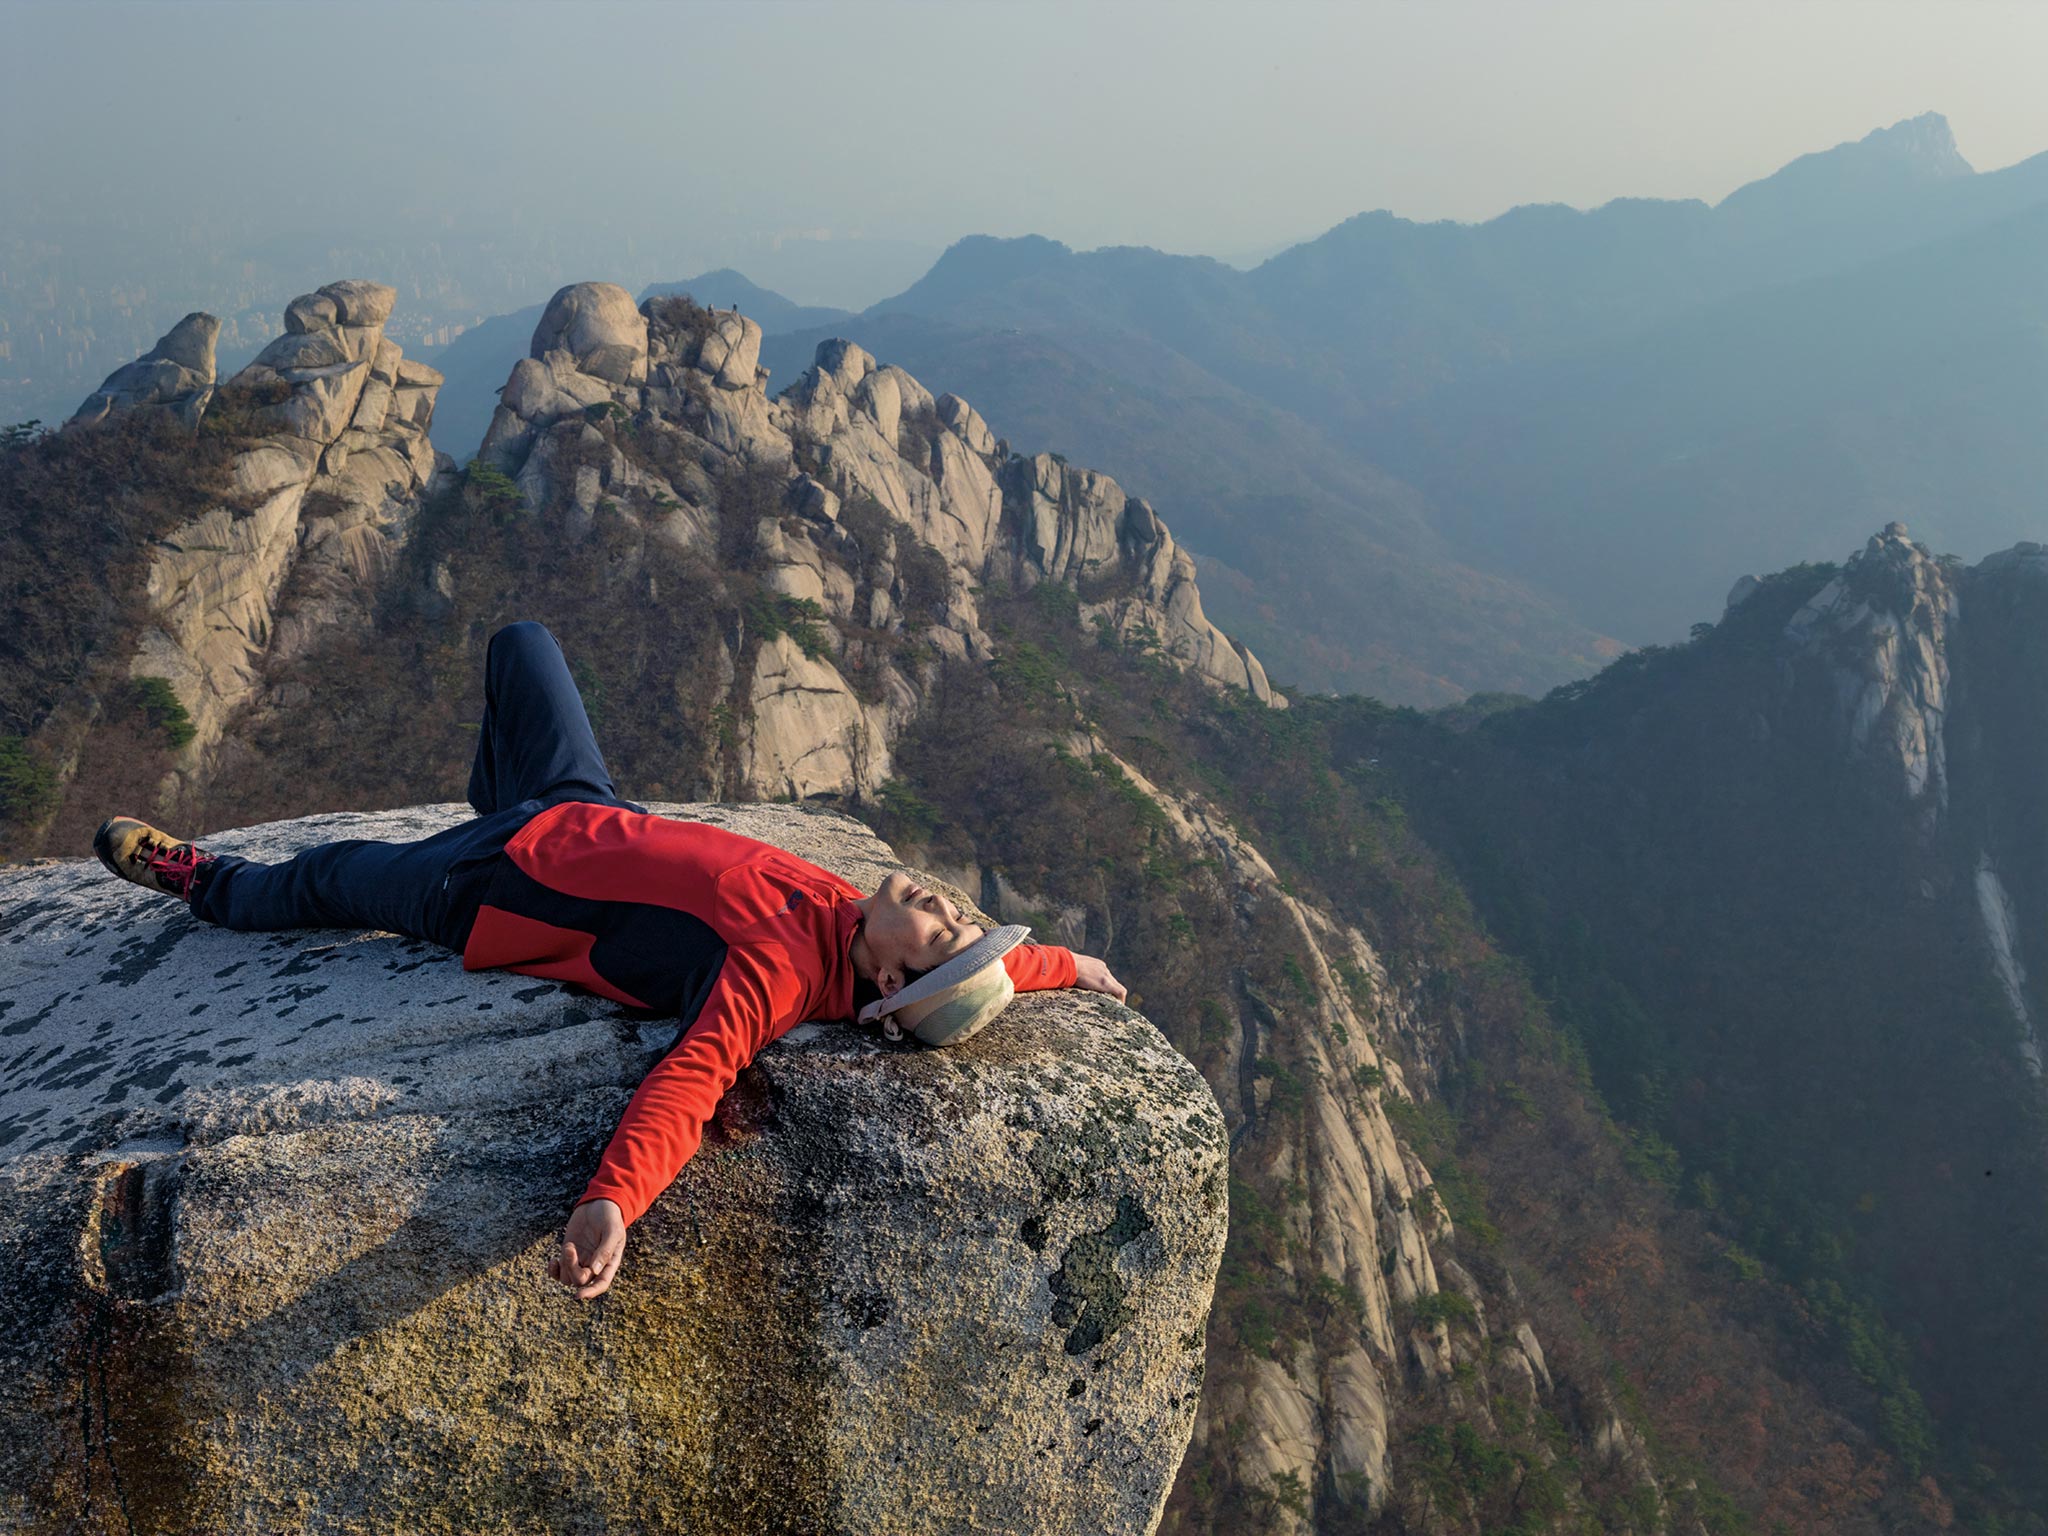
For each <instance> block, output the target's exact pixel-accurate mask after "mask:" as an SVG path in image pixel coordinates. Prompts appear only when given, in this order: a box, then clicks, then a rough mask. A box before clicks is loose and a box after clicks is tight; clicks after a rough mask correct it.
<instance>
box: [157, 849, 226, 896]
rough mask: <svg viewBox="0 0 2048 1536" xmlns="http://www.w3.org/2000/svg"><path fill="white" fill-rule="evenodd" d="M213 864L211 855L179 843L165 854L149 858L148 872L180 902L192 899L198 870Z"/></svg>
mask: <svg viewBox="0 0 2048 1536" xmlns="http://www.w3.org/2000/svg"><path fill="white" fill-rule="evenodd" d="M212 862H213V855H212V854H210V853H201V852H200V851H199V849H198V846H197V845H196V844H193V843H179V844H178V845H177V846H176V847H174V848H171V849H170V850H169V851H167V852H163V853H152V854H151V855H150V856H149V872H150V873H151V874H152V875H155V876H156V877H157V878H158V879H159V880H161V881H162V882H163V883H164V884H165V885H166V886H167V887H169V889H170V891H171V893H172V894H173V895H174V896H177V897H178V898H179V899H180V900H182V901H188V902H189V901H190V900H191V899H192V882H193V881H194V880H195V879H197V878H198V876H199V871H200V868H201V867H202V866H204V865H207V864H211V863H212Z"/></svg>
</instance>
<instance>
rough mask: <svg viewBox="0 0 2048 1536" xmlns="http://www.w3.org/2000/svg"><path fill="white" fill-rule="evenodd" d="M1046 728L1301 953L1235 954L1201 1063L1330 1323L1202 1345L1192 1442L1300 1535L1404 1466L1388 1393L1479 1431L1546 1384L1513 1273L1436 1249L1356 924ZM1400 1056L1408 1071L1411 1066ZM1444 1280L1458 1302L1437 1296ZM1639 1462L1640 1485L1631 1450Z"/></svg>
mask: <svg viewBox="0 0 2048 1536" xmlns="http://www.w3.org/2000/svg"><path fill="white" fill-rule="evenodd" d="M1060 745H1061V746H1062V747H1063V748H1064V750H1066V751H1067V752H1069V753H1071V754H1072V755H1073V756H1074V757H1075V758H1077V759H1079V760H1082V761H1092V762H1097V763H1103V764H1113V765H1114V766H1115V768H1116V770H1117V771H1118V772H1119V773H1121V774H1122V775H1123V776H1124V777H1125V779H1127V780H1128V781H1129V782H1130V784H1131V785H1132V786H1133V787H1134V788H1135V789H1136V790H1137V791H1138V793H1140V794H1142V795H1143V796H1144V797H1145V798H1146V799H1148V800H1150V801H1151V802H1152V803H1153V804H1154V805H1155V806H1157V807H1158V808H1159V810H1160V812H1161V813H1162V814H1163V817H1164V820H1165V824H1166V825H1167V826H1168V827H1169V828H1170V829H1171V832H1172V835H1173V836H1174V837H1175V838H1176V839H1178V840H1179V841H1180V842H1181V843H1182V844H1183V846H1185V847H1186V848H1187V849H1188V850H1189V851H1190V852H1192V853H1193V854H1195V855H1196V856H1197V857H1198V858H1199V859H1201V860H1203V861H1205V862H1207V863H1208V864H1209V866H1210V867H1211V868H1213V869H1215V870H1216V871H1217V872H1218V876H1217V877H1218V879H1219V880H1220V881H1221V882H1222V884H1223V886H1224V887H1225V889H1226V890H1227V891H1228V892H1229V894H1230V899H1231V906H1232V908H1233V910H1234V912H1235V914H1236V917H1237V921H1238V923H1239V925H1240V927H1239V938H1240V940H1241V944H1242V947H1243V948H1244V949H1245V950H1251V949H1254V948H1256V947H1258V946H1260V945H1265V946H1273V945H1275V944H1276V943H1277V944H1280V945H1284V947H1285V948H1286V949H1287V950H1288V952H1290V953H1292V954H1294V955H1295V956H1297V957H1298V960H1297V964H1298V965H1299V966H1300V975H1301V987H1302V990H1301V991H1300V993H1299V994H1298V995H1297V996H1295V997H1281V996H1278V995H1270V994H1268V993H1266V992H1265V991H1263V990H1262V989H1261V988H1260V987H1259V986H1258V985H1257V984H1256V983H1254V982H1253V981H1251V979H1250V978H1249V976H1248V975H1246V974H1245V973H1244V972H1243V971H1241V970H1239V971H1234V973H1233V980H1234V984H1235V986H1236V988H1237V989H1238V990H1239V992H1240V993H1241V1003H1240V1008H1239V1016H1238V1019H1237V1020H1236V1028H1235V1030H1234V1031H1233V1032H1232V1033H1231V1035H1230V1036H1229V1038H1230V1041H1231V1044H1230V1048H1229V1049H1228V1051H1227V1052H1226V1055H1225V1057H1224V1059H1223V1061H1222V1062H1221V1063H1220V1064H1218V1065H1217V1066H1215V1067H1212V1068H1210V1069H1209V1075H1210V1078H1211V1081H1212V1083H1214V1084H1216V1085H1217V1087H1218V1097H1219V1099H1220V1101H1221V1102H1222V1104H1223V1109H1224V1117H1225V1120H1226V1121H1227V1123H1228V1124H1229V1126H1230V1133H1231V1143H1232V1152H1233V1156H1232V1172H1233V1176H1234V1177H1236V1178H1238V1179H1240V1180H1241V1181H1243V1182H1245V1183H1246V1184H1249V1185H1251V1186H1253V1187H1255V1188H1257V1189H1261V1190H1266V1191H1289V1193H1288V1194H1287V1195H1286V1197H1285V1206H1286V1214H1285V1217H1284V1224H1285V1229H1286V1241H1285V1243H1284V1245H1283V1252H1284V1255H1285V1257H1284V1258H1283V1259H1282V1264H1283V1267H1284V1270H1285V1273H1286V1275H1287V1278H1288V1279H1289V1280H1290V1281H1291V1282H1293V1283H1294V1284H1296V1285H1298V1286H1299V1287H1300V1288H1301V1290H1302V1291H1304V1292H1307V1291H1310V1290H1312V1289H1314V1288H1315V1287H1316V1286H1318V1285H1322V1286H1326V1287H1328V1288H1329V1289H1330V1290H1331V1292H1332V1293H1333V1294H1335V1295H1338V1296H1341V1297H1342V1298H1344V1299H1343V1301H1342V1303H1341V1304H1340V1305H1341V1316H1342V1320H1343V1325H1344V1326H1343V1328H1342V1330H1341V1331H1340V1332H1338V1333H1337V1334H1336V1335H1335V1336H1334V1337H1332V1336H1330V1335H1325V1336H1324V1337H1323V1338H1321V1339H1318V1340H1316V1341H1312V1342H1304V1343H1302V1344H1301V1345H1299V1346H1298V1348H1296V1349H1295V1350H1294V1351H1292V1352H1291V1354H1290V1355H1289V1357H1288V1358H1285V1359H1276V1358H1272V1357H1271V1356H1263V1357H1262V1356H1257V1355H1251V1356H1243V1355H1240V1356H1238V1357H1236V1358H1226V1359H1223V1360H1220V1361H1215V1362H1212V1372H1211V1390H1209V1391H1208V1392H1207V1393H1206V1394H1205V1395H1204V1397H1203V1401H1202V1410H1201V1414H1200V1417H1199V1418H1198V1420H1197V1422H1196V1426H1195V1432H1194V1433H1195V1445H1196V1446H1197V1447H1198V1448H1200V1449H1202V1450H1203V1451H1205V1452H1209V1453H1212V1454H1214V1455H1215V1457H1216V1459H1217V1460H1219V1461H1220V1462H1221V1463H1222V1464H1223V1465H1224V1466H1225V1467H1226V1468H1227V1469H1228V1470H1229V1472H1230V1474H1231V1476H1232V1477H1234V1479H1235V1480H1236V1482H1237V1484H1238V1485H1239V1486H1240V1487H1242V1488H1246V1489H1249V1490H1253V1491H1254V1493H1255V1494H1256V1495H1261V1496H1269V1495H1270V1494H1271V1493H1272V1491H1273V1490H1275V1489H1287V1488H1293V1489H1299V1490H1300V1491H1301V1493H1302V1495H1303V1497H1302V1499H1301V1501H1300V1503H1299V1506H1298V1507H1293V1508H1290V1506H1289V1504H1288V1503H1287V1502H1285V1501H1282V1502H1279V1503H1277V1504H1275V1505H1274V1507H1273V1508H1272V1510H1271V1512H1270V1516H1271V1519H1272V1521H1273V1522H1274V1523H1273V1525H1272V1527H1271V1528H1272V1529H1275V1530H1280V1531H1297V1532H1303V1533H1306V1532H1309V1531H1312V1530H1315V1529H1319V1528H1321V1527H1322V1525H1323V1524H1325V1523H1327V1522H1331V1521H1340V1520H1345V1519H1355V1518H1357V1517H1358V1516H1359V1515H1361V1514H1362V1515H1363V1516H1365V1517H1367V1518H1371V1517H1378V1516H1381V1515H1386V1514H1389V1513H1391V1511H1389V1509H1388V1505H1389V1500H1390V1497H1391V1495H1392V1493H1393V1491H1394V1490H1395V1489H1396V1488H1397V1487H1398V1486H1400V1485H1401V1483H1402V1480H1403V1478H1404V1476H1405V1472H1406V1469H1404V1468H1403V1467H1402V1466H1401V1465H1400V1464H1399V1459H1398V1457H1397V1456H1396V1454H1395V1452H1394V1448H1393V1444H1392V1425H1393V1423H1394V1421H1395V1419H1396V1417H1397V1416H1398V1415H1399V1413H1400V1412H1401V1410H1402V1406H1403V1405H1404V1404H1410V1405H1412V1404H1415V1403H1416V1402H1418V1401H1430V1400H1434V1401H1437V1402H1444V1403H1450V1404H1453V1405H1455V1408H1456V1410H1457V1412H1458V1414H1459V1416H1460V1417H1463V1418H1465V1419H1467V1420H1468V1421H1469V1422H1471V1423H1472V1424H1473V1425H1474V1426H1476V1427H1478V1428H1480V1429H1482V1430H1483V1431H1484V1432H1486V1433H1487V1434H1489V1435H1494V1434H1497V1433H1498V1426H1497V1425H1496V1424H1495V1422H1494V1415H1495V1412H1496V1411H1497V1404H1498V1402H1499V1401H1500V1398H1499V1396H1498V1395H1499V1394H1501V1393H1513V1394H1517V1395H1514V1396H1512V1397H1511V1398H1509V1399H1508V1400H1509V1401H1512V1402H1514V1403H1515V1404H1517V1405H1518V1406H1519V1407H1528V1406H1531V1405H1535V1406H1543V1405H1551V1406H1554V1405H1556V1403H1557V1401H1558V1399H1557V1397H1556V1388H1555V1386H1554V1384H1553V1382H1552V1381H1551V1379H1550V1374H1549V1370H1548V1367H1547V1365H1546V1364H1545V1363H1544V1357H1543V1351H1542V1347H1541V1345H1540V1344H1539V1342H1538V1341H1537V1338H1536V1334H1535V1331H1534V1329H1533V1328H1532V1327H1531V1325H1530V1323H1529V1321H1528V1317H1527V1315H1526V1313H1525V1312H1524V1311H1523V1309H1522V1307H1521V1305H1520V1303H1519V1298H1517V1297H1516V1296H1515V1295H1514V1294H1513V1291H1512V1287H1511V1286H1510V1288H1509V1289H1508V1290H1507V1291H1506V1293H1504V1294H1498V1295H1492V1296H1490V1295H1489V1294H1488V1292H1487V1291H1485V1290H1484V1289H1483V1288H1482V1287H1480V1286H1479V1285H1478V1284H1477V1283H1476V1282H1475V1281H1474V1280H1473V1278H1472V1277H1471V1276H1470V1275H1469V1274H1467V1273H1465V1271H1464V1270H1463V1269H1462V1268H1461V1267H1460V1266H1459V1265H1458V1263H1457V1261H1456V1260H1455V1259H1452V1258H1450V1257H1449V1256H1448V1255H1449V1249H1450V1242H1451V1239H1452V1237H1453V1235H1454V1228H1453V1225H1452V1222H1451V1217H1450V1213H1449V1211H1448V1209H1447V1208H1446V1206H1445V1204H1444V1202H1443V1200H1442V1199H1441V1197H1440V1196H1439V1195H1438V1194H1437V1192H1436V1189H1435V1183H1434V1180H1433V1179H1432V1177H1431V1175H1430V1172H1429V1170H1428V1168H1427V1167H1425V1166H1424V1164H1423V1163H1422V1161H1421V1160H1420V1159H1419V1158H1418V1157H1417V1156H1416V1155H1415V1153H1414V1152H1413V1151H1412V1150H1411V1149H1410V1148H1409V1147H1408V1146H1407V1145H1405V1144H1404V1143H1403V1141H1402V1140H1401V1138H1400V1136H1399V1135H1398V1134H1397V1133H1396V1131H1395V1128H1394V1124H1393V1121H1392V1119H1391V1118H1390V1115H1389V1107H1388V1106H1389V1105H1390V1104H1407V1105H1413V1104H1415V1103H1417V1102H1418V1101H1421V1100H1425V1099H1427V1098H1429V1097H1431V1096H1433V1083H1432V1079H1433V1078H1434V1076H1435V1071H1436V1066H1437V1063H1436V1062H1435V1061H1433V1060H1432V1056H1433V1054H1435V1053H1436V1052H1439V1051H1440V1050H1441V1044H1440V1042H1439V1039H1438V1029H1437V1026H1436V1025H1435V1023H1434V1021H1430V1020H1428V1019H1427V1018H1426V1017H1425V1016H1424V1014H1423V1010H1422V1009H1420V1008H1419V1007H1418V1005H1417V1004H1416V1002H1415V1001H1414V1000H1413V999H1412V998H1411V997H1409V996H1407V995H1406V994H1405V993H1404V991H1403V990H1402V989H1401V988H1400V987H1398V986H1396V985H1395V984H1394V981H1393V978H1392V977H1391V975H1390V973H1389V970H1388V967H1387V966H1386V964H1385V962H1384V961H1383V960H1382V958H1381V956H1380V955H1379V953H1378V952H1377V951H1376V950H1375V948H1374V947H1373V945H1372V944H1371V942H1370V941H1369V940H1368V939H1367V938H1366V937H1365V935H1364V934H1362V933H1361V932H1359V930H1358V929H1357V928H1356V927H1354V926H1351V925H1349V924H1347V923H1344V922H1341V921H1339V920H1338V919H1336V918H1334V917H1332V916H1331V915H1330V914H1329V913H1327V912H1325V911H1323V910H1322V909H1320V908H1319V907H1317V906H1314V905H1312V904H1311V903H1309V902H1306V901H1303V900H1302V899H1301V898H1299V897H1298V896H1296V895H1294V894H1293V893H1292V892H1291V891H1289V890H1288V889H1287V886H1286V884H1285V882H1283V881H1282V879H1281V878H1280V875H1279V874H1278V872H1277V871H1276V870H1275V869H1274V868H1273V866H1272V865H1271V864H1270V863H1269V862H1268V861H1267V859H1266V858H1265V856H1264V855H1263V854H1262V853H1260V851H1259V850H1258V849H1257V848H1256V847H1255V846H1254V845H1252V844H1251V843H1250V842H1249V841H1247V840H1246V839H1245V838H1244V836H1243V835H1242V834H1241V833H1240V832H1238V831H1237V829H1236V828H1235V827H1234V826H1232V824H1231V822H1230V819H1229V817H1227V816H1226V815H1224V814H1223V813H1222V811H1221V810H1220V809H1219V808H1218V807H1216V806H1214V805H1211V804H1209V803H1207V802H1206V801H1204V800H1203V799H1201V798H1200V797H1198V796H1195V795H1191V794H1187V793H1181V792H1176V791H1173V790H1170V789H1168V788H1166V787H1165V786H1162V785H1160V784H1158V783H1156V782H1154V781H1153V780H1151V779H1149V778H1148V777H1147V776H1146V775H1145V774H1143V773H1142V772H1140V771H1139V770H1138V769H1137V768H1136V767H1135V766H1133V765H1132V764H1131V763H1129V762H1127V761H1125V760H1123V759H1121V758H1120V757H1118V756H1117V755H1116V753H1115V751H1114V750H1113V745H1112V743H1110V742H1109V741H1107V740H1105V739H1102V738H1100V737H1096V736H1077V737H1075V738H1073V739H1072V740H1069V741H1066V742H1063V743H1060ZM991 873H992V872H991ZM984 883H989V881H988V877H987V875H984ZM1019 904H1020V906H1032V907H1035V906H1038V905H1041V904H1040V903H1036V902H1032V901H1030V900H1029V899H1028V898H1025V899H1023V900H1021V901H1020V903H1019ZM1276 934H1277V935H1282V936H1284V937H1279V938H1276ZM1397 1050H1398V1051H1399V1055H1398V1056H1397V1055H1396V1054H1395V1052H1396V1051H1397ZM1402 1058H1405V1059H1406V1060H1407V1061H1408V1062H1409V1064H1410V1066H1411V1067H1416V1068H1418V1069H1419V1075H1418V1076H1417V1077H1416V1078H1415V1079H1414V1080H1411V1075H1410V1073H1409V1072H1408V1071H1407V1070H1404V1068H1403V1066H1402ZM1276 1066H1277V1067H1278V1068H1279V1069H1280V1070H1279V1071H1277V1072H1276V1071H1275V1070H1274V1069H1275V1067H1276ZM1283 1075H1284V1076H1285V1077H1286V1078H1287V1079H1288V1080H1289V1081H1291V1082H1293V1083H1295V1084H1298V1085H1299V1086H1300V1092H1301V1093H1302V1096H1303V1097H1302V1102H1301V1104H1300V1106H1299V1108H1298V1109H1296V1108H1294V1107H1292V1106H1290V1107H1287V1108H1285V1109H1283V1108H1282V1106H1281V1105H1279V1104H1278V1103H1277V1102H1276V1093H1277V1091H1278V1083H1279V1080H1280V1078H1281V1077H1282V1076H1283ZM1363 1085H1372V1086H1370V1087H1365V1086H1363ZM1445 1292H1452V1293H1455V1298H1456V1300H1457V1301H1462V1302H1465V1303H1467V1304H1466V1305H1456V1304H1455V1302H1454V1304H1453V1305H1451V1306H1444V1305H1440V1304H1438V1303H1437V1298H1440V1297H1441V1296H1442V1294H1443V1293H1445ZM1467 1382H1478V1383H1482V1384H1483V1386H1484V1390H1472V1389H1469V1388H1468V1387H1467V1386H1466V1385H1464V1384H1465V1383H1467ZM1641 1475H1642V1477H1643V1478H1644V1479H1645V1480H1647V1481H1648V1482H1650V1483H1651V1485H1652V1486H1654V1481H1655V1480H1654V1476H1653V1475H1652V1474H1651V1472H1650V1470H1649V1468H1648V1465H1647V1462H1645V1464H1644V1466H1643V1468H1642V1472H1641ZM1430 1528H1432V1529H1435V1528H1437V1527H1435V1526H1432V1527H1430ZM1443 1528H1445V1529H1454V1528H1457V1527H1455V1526H1445V1527H1443Z"/></svg>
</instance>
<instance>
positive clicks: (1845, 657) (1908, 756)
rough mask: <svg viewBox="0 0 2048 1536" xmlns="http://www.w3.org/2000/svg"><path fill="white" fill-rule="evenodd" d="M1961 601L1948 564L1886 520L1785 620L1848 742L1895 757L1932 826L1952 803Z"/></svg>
mask: <svg viewBox="0 0 2048 1536" xmlns="http://www.w3.org/2000/svg"><path fill="white" fill-rule="evenodd" d="M1957 611H1958V598H1957V586H1956V582H1955V580H1954V579H1953V576H1952V573H1951V571H1950V570H1949V568H1948V566H1947V565H1946V564H1945V563H1944V562H1943V561H1941V560H1939V559H1937V558H1936V557H1935V556H1934V555H1933V554H1932V553H1931V552H1930V551H1929V550H1928V549H1927V547H1926V546H1925V545H1923V544H1916V543H1914V542H1913V540H1912V539H1911V538H1910V537H1909V536H1908V534H1907V532H1906V525H1905V524H1904V523H1900V522H1892V523H1887V524H1885V526H1884V529H1883V530H1882V531H1881V532H1879V533H1876V534H1873V535H1872V536H1871V539H1870V542H1869V543H1868V544H1866V545H1865V546H1864V547H1863V549H1862V550H1861V551H1859V552H1858V553H1857V554H1855V555H1853V556H1851V557H1850V559H1849V561H1848V563H1847V564H1845V565H1844V566H1843V567H1842V570H1841V572H1840V574H1838V575H1837V576H1835V577H1834V578H1833V579H1832V580H1830V581H1829V582H1828V583H1827V585H1825V586H1824V587H1822V588H1821V589H1820V590H1819V591H1818V592H1816V593H1815V594H1814V595H1813V596H1812V597H1811V598H1809V599H1808V600H1807V601H1806V603H1805V605H1804V606H1802V607H1801V608H1800V609H1799V611H1798V612H1797V613H1795V614H1793V616H1792V618H1791V619H1790V621H1788V623H1787V624H1786V626H1785V633H1786V635H1787V637H1788V638H1789V639H1790V640H1792V641H1793V642H1794V644H1795V645H1796V646H1797V647H1798V648H1799V650H1800V651H1802V652H1804V653H1805V654H1807V655H1808V656H1809V657H1812V658H1814V659H1815V660H1817V661H1818V662H1819V664H1820V665H1821V667H1822V668H1823V669H1824V671H1825V672H1826V674H1827V676H1828V679H1829V683H1828V686H1829V689H1830V691H1831V694H1832V700H1833V708H1834V710H1835V713H1836V714H1837V716H1838V718H1839V721H1840V723H1841V725H1842V727H1843V729H1844V730H1845V732H1846V734H1847V738H1848V746H1849V748H1850V749H1851V750H1852V751H1854V752H1865V751H1875V752H1877V753H1878V754H1879V755H1880V756H1881V757H1883V758H1886V759H1889V760H1892V761H1895V762H1896V764H1897V766H1898V769H1899V772H1900V773H1901V775H1902V777H1903V783H1904V787H1905V790H1906V795H1907V798H1908V799H1909V800H1913V801H1919V802H1921V803H1922V804H1923V806H1924V811H1925V815H1926V817H1927V818H1928V819H1927V822H1926V825H1927V826H1928V827H1930V828H1931V827H1932V825H1933V818H1934V817H1935V816H1936V815H1937V814H1938V813H1939V812H1940V811H1942V810H1943V809H1945V808H1946V807H1947V804H1948V771H1947V751H1946V746H1945V740H1944V723H1945V720H1946V716H1947V711H1948V693H1949V689H1948V681H1949V664H1948V633H1949V629H1950V627H1951V626H1952V624H1953V623H1954V621H1955V618H1956V614H1957Z"/></svg>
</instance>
